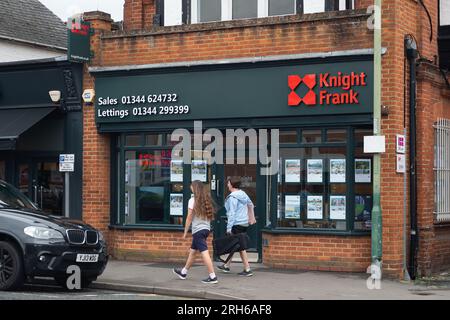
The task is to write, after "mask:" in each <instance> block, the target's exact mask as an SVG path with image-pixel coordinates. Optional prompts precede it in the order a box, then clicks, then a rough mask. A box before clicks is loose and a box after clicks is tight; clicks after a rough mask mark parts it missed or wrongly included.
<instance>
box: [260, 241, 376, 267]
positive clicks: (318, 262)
mask: <svg viewBox="0 0 450 320" xmlns="http://www.w3.org/2000/svg"><path fill="white" fill-rule="evenodd" d="M263 239H264V240H263V243H264V242H267V245H265V246H264V247H263V259H264V264H266V265H269V266H271V267H274V268H289V269H300V270H319V271H346V272H365V270H366V269H367V267H368V266H369V265H370V247H371V242H370V236H364V237H342V236H318V235H276V234H268V233H264V234H263Z"/></svg>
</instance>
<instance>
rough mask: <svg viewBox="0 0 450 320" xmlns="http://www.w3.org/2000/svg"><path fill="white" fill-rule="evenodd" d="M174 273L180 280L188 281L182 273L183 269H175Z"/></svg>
mask: <svg viewBox="0 0 450 320" xmlns="http://www.w3.org/2000/svg"><path fill="white" fill-rule="evenodd" d="M172 271H173V273H175V274H176V275H177V276H178V278H180V279H181V280H186V275H185V274H182V273H181V269H179V268H173V270H172Z"/></svg>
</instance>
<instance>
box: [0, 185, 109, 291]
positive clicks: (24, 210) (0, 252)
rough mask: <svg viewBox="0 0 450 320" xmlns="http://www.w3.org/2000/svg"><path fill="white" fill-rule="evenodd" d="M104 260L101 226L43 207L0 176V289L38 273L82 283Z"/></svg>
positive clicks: (63, 283)
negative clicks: (56, 213) (59, 214)
mask: <svg viewBox="0 0 450 320" xmlns="http://www.w3.org/2000/svg"><path fill="white" fill-rule="evenodd" d="M107 262H108V253H107V247H106V242H105V239H104V238H103V235H102V233H101V232H99V231H98V230H96V229H94V228H93V227H91V226H89V225H88V224H85V223H83V222H81V221H77V220H71V219H68V218H64V217H60V216H52V215H49V214H46V213H44V212H43V211H42V210H40V209H39V208H38V207H37V206H36V205H35V204H34V203H33V202H32V201H31V200H29V199H28V198H27V197H26V196H24V195H23V194H22V193H21V192H20V191H19V190H17V189H16V188H15V187H13V186H12V185H10V184H8V183H6V182H4V181H1V180H0V290H15V289H17V288H19V287H21V286H22V284H23V283H25V282H29V281H32V280H33V279H35V278H41V277H46V278H48V277H52V278H54V279H55V280H56V282H57V283H58V284H60V285H61V286H63V287H65V288H68V286H69V284H70V283H71V281H72V280H73V279H74V276H78V278H77V279H78V283H79V284H80V287H82V288H86V287H88V286H89V284H91V283H92V282H93V281H95V280H96V279H97V277H98V276H99V275H101V274H102V273H103V271H104V270H105V267H106V264H107ZM73 270H76V272H75V273H76V274H75V273H74V272H73ZM76 283H77V280H76V279H75V280H73V284H74V288H79V287H78V286H76ZM69 288H70V286H69Z"/></svg>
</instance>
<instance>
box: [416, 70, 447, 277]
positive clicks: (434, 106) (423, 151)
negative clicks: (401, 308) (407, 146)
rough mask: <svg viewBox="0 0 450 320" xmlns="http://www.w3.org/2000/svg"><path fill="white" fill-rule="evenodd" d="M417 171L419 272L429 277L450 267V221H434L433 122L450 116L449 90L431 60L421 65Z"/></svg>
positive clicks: (419, 76)
mask: <svg viewBox="0 0 450 320" xmlns="http://www.w3.org/2000/svg"><path fill="white" fill-rule="evenodd" d="M417 77H418V101H417V112H416V114H417V123H418V125H417V132H418V133H419V134H418V138H417V147H418V154H417V171H418V181H417V184H418V210H417V211H418V226H419V240H420V242H419V256H418V271H419V273H420V274H421V275H425V276H429V275H431V274H432V273H434V272H438V271H441V270H442V269H444V268H448V267H450V241H449V239H450V224H448V223H447V224H445V223H444V224H437V223H435V222H436V221H435V215H434V209H435V203H434V194H435V185H434V183H435V178H434V170H433V168H434V145H435V141H434V140H435V133H434V129H433V125H434V124H435V123H436V121H437V119H438V118H447V119H450V90H449V89H445V84H444V81H443V78H442V75H441V74H440V73H439V71H438V70H437V69H436V67H435V66H433V65H432V64H430V63H422V64H421V65H420V66H419V67H418V75H417Z"/></svg>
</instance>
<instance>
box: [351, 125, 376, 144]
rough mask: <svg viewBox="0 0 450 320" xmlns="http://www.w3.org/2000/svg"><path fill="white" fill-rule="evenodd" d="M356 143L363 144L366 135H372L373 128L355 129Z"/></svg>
mask: <svg viewBox="0 0 450 320" xmlns="http://www.w3.org/2000/svg"><path fill="white" fill-rule="evenodd" d="M354 135H355V144H356V145H363V144H364V137H365V136H372V135H373V130H372V129H362V128H361V129H355V134H354Z"/></svg>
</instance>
